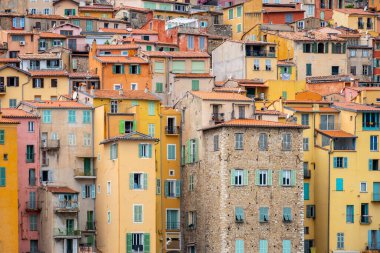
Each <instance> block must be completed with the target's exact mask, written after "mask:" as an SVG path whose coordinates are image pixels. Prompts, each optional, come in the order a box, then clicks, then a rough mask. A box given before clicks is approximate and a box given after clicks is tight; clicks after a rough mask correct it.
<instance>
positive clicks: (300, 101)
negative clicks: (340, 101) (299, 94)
mask: <svg viewBox="0 0 380 253" xmlns="http://www.w3.org/2000/svg"><path fill="white" fill-rule="evenodd" d="M284 103H285V104H332V102H329V101H320V100H286V101H284Z"/></svg>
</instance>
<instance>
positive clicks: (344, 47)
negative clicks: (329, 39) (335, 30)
mask: <svg viewBox="0 0 380 253" xmlns="http://www.w3.org/2000/svg"><path fill="white" fill-rule="evenodd" d="M342 50H343V54H345V53H346V43H343V44H342Z"/></svg>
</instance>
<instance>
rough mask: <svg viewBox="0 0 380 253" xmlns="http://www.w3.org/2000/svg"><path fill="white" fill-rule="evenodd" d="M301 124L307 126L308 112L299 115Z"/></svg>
mask: <svg viewBox="0 0 380 253" xmlns="http://www.w3.org/2000/svg"><path fill="white" fill-rule="evenodd" d="M301 117H302V118H301V124H302V125H304V126H308V125H309V114H302V115H301Z"/></svg>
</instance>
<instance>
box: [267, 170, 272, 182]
mask: <svg viewBox="0 0 380 253" xmlns="http://www.w3.org/2000/svg"><path fill="white" fill-rule="evenodd" d="M268 185H272V170H268Z"/></svg>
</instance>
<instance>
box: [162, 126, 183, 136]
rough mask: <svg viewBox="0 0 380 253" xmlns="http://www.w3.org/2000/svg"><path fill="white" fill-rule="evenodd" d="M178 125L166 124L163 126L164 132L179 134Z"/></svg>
mask: <svg viewBox="0 0 380 253" xmlns="http://www.w3.org/2000/svg"><path fill="white" fill-rule="evenodd" d="M179 130H180V128H179V126H167V127H165V134H179Z"/></svg>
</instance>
